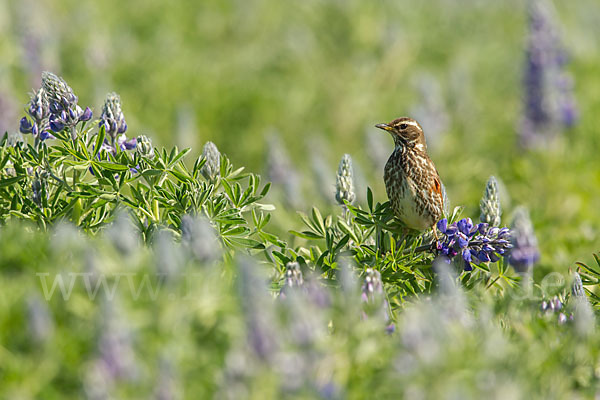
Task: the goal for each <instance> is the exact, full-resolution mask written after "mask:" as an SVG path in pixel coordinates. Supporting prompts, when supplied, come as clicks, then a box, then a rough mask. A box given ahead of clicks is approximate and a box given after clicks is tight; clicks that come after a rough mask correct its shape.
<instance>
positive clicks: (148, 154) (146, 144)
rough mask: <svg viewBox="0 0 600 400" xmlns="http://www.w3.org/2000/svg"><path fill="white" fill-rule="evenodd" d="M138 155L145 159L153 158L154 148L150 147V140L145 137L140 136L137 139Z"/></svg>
mask: <svg viewBox="0 0 600 400" xmlns="http://www.w3.org/2000/svg"><path fill="white" fill-rule="evenodd" d="M136 150H137V152H138V154H139V155H140V156H142V157H145V158H154V147H152V140H150V138H149V137H148V136H146V135H140V136H138V137H137V147H136Z"/></svg>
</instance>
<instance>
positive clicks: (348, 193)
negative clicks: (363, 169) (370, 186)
mask: <svg viewBox="0 0 600 400" xmlns="http://www.w3.org/2000/svg"><path fill="white" fill-rule="evenodd" d="M353 175H354V174H353V172H352V158H351V157H350V155H349V154H344V155H343V157H342V159H341V160H340V165H339V166H338V171H337V176H336V180H335V200H336V201H337V202H338V203H339V204H341V205H344V200H345V201H346V202H348V203H350V204H352V203H353V202H354V200H355V199H356V194H355V193H354V177H353Z"/></svg>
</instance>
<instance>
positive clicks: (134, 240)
mask: <svg viewBox="0 0 600 400" xmlns="http://www.w3.org/2000/svg"><path fill="white" fill-rule="evenodd" d="M106 237H107V238H108V239H109V240H110V242H111V243H112V244H113V246H115V248H116V249H117V250H118V251H119V252H121V254H123V255H131V254H132V253H133V252H134V251H135V250H136V249H137V248H138V246H139V245H140V241H139V236H138V232H137V230H136V228H135V225H134V224H133V220H132V219H131V217H130V216H129V214H128V213H127V212H126V211H124V210H119V211H117V213H116V216H115V219H114V221H113V222H112V223H111V224H110V225H109V226H108V227H107V229H106Z"/></svg>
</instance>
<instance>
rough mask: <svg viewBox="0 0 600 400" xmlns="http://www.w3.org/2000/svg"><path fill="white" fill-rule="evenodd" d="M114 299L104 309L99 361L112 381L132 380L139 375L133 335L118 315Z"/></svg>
mask: <svg viewBox="0 0 600 400" xmlns="http://www.w3.org/2000/svg"><path fill="white" fill-rule="evenodd" d="M113 301H114V300H112V301H110V302H108V303H107V305H106V308H105V310H104V318H103V321H102V328H101V332H100V337H99V339H98V352H99V360H98V361H99V363H100V365H101V366H102V367H103V369H104V371H105V372H106V374H107V377H108V378H109V379H111V380H112V381H116V380H120V379H124V380H132V379H134V378H135V377H136V376H137V375H138V365H137V362H136V357H135V353H134V351H133V335H132V332H131V330H130V328H129V326H128V325H127V323H126V321H125V319H124V318H122V317H121V316H120V315H117V311H116V307H115V306H114V305H113V304H112V302H113Z"/></svg>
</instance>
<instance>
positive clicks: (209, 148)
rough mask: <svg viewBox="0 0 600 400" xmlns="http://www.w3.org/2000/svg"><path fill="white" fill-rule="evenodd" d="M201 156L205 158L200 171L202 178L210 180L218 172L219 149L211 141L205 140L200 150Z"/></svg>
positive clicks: (219, 161) (217, 174)
mask: <svg viewBox="0 0 600 400" xmlns="http://www.w3.org/2000/svg"><path fill="white" fill-rule="evenodd" d="M202 157H203V158H205V159H206V163H205V164H204V165H203V166H202V169H201V170H200V172H201V173H202V176H204V178H206V179H207V180H209V181H212V180H214V179H215V178H216V177H217V176H219V174H220V169H221V168H220V166H221V153H219V149H217V146H215V144H214V143H213V142H206V144H205V145H204V149H203V150H202Z"/></svg>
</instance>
